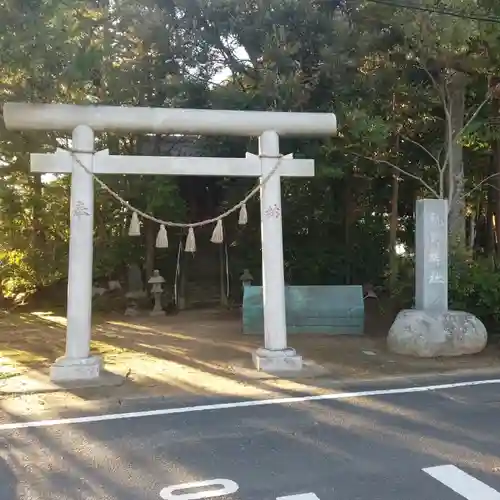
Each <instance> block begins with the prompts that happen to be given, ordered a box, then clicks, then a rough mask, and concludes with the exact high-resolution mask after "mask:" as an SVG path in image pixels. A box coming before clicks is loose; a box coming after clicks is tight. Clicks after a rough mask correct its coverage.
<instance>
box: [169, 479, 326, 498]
mask: <svg viewBox="0 0 500 500" xmlns="http://www.w3.org/2000/svg"><path fill="white" fill-rule="evenodd" d="M211 486H219V488H218V489H216V490H214V489H209V490H202V491H195V492H191V493H189V492H188V493H178V492H179V491H183V490H189V489H194V488H203V487H211ZM238 489H239V486H238V483H235V482H234V481H231V479H208V480H207V481H196V482H194V483H182V484H176V485H174V486H168V487H167V488H163V489H162V490H161V491H160V497H161V498H162V499H163V500H202V499H204V498H216V497H221V496H223V495H232V494H233V493H236V492H237V491H238ZM306 500H307V499H306ZM318 500H319V498H318Z"/></svg>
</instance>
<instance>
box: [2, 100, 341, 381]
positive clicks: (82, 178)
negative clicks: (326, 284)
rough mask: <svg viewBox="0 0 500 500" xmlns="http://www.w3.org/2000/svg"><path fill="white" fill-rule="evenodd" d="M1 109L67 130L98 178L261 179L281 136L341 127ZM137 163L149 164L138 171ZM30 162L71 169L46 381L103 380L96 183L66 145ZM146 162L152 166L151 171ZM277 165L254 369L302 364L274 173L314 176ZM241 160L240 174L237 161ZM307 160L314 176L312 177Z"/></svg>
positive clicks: (268, 210)
mask: <svg viewBox="0 0 500 500" xmlns="http://www.w3.org/2000/svg"><path fill="white" fill-rule="evenodd" d="M3 115H4V121H5V125H6V127H7V128H8V129H9V130H37V131H59V132H72V133H73V149H74V150H75V151H76V153H75V157H76V158H78V159H79V161H80V162H82V163H83V164H84V165H85V167H86V168H87V169H88V170H90V171H93V172H94V173H96V174H98V173H106V174H110V173H116V174H128V173H135V174H147V173H156V174H159V173H165V174H169V175H176V174H177V175H179V174H180V175H182V174H184V175H186V173H187V172H188V171H189V173H190V174H191V175H219V176H226V175H233V176H234V175H242V176H248V175H250V176H253V175H255V176H260V177H261V178H265V177H266V176H267V175H268V174H269V172H270V171H271V170H272V169H273V168H274V167H275V165H276V162H277V161H278V159H279V157H280V149H279V137H280V136H295V137H300V136H306V137H320V136H332V135H334V134H335V133H336V127H337V122H336V117H335V115H333V114H327V113H283V112H264V111H228V110H195V109H168V108H167V109H165V108H138V107H117V106H93V105H88V106H79V105H68V104H25V103H7V104H5V105H4V110H3ZM95 132H123V133H130V132H135V133H155V134H172V133H176V134H184V135H232V136H247V137H259V158H256V157H253V158H252V156H253V155H247V158H245V159H243V158H242V159H236V158H229V159H227V158H169V157H150V158H145V157H140V158H137V159H136V158H134V157H130V156H129V157H121V156H109V155H108V156H107V157H103V156H102V153H105V152H102V153H95V152H94V133H95ZM106 154H107V153H105V155H104V156H106ZM138 161H139V162H140V164H141V165H145V166H144V167H138V166H137V165H136V164H137V163H138ZM256 162H257V163H256ZM31 163H32V170H33V171H37V172H60V173H63V172H66V173H71V174H72V182H71V210H70V253H69V272H68V306H67V331H66V353H65V355H64V356H63V357H62V358H59V359H58V360H57V361H56V362H55V364H54V365H52V367H51V378H52V380H54V381H69V380H82V379H87V380H89V379H95V378H98V377H99V373H100V368H101V361H100V359H99V358H97V357H94V356H90V338H91V317H92V297H91V290H92V261H93V210H94V186H93V179H92V177H91V176H90V175H89V174H88V173H86V172H85V171H84V170H83V169H82V168H81V166H80V164H79V163H78V161H76V160H75V159H74V158H72V157H71V156H70V154H69V153H67V152H65V151H58V152H56V153H55V154H47V155H40V154H33V155H32V157H31ZM148 163H151V164H153V166H151V167H148V166H147V164H148ZM283 163H284V166H283V167H280V168H282V170H279V171H278V172H276V175H273V176H271V177H270V178H269V180H268V181H267V183H266V184H265V185H264V186H263V187H262V189H261V235H262V284H263V301H264V329H265V332H264V347H263V348H260V349H258V350H257V351H256V352H255V353H254V355H253V359H254V362H255V365H256V367H257V368H258V369H262V370H265V371H270V372H280V371H284V370H291V369H292V370H300V369H301V368H302V358H301V356H300V355H298V354H297V353H296V352H295V350H293V349H291V348H289V347H288V343H287V331H286V315H285V283H284V264H283V235H282V213H281V181H280V177H281V175H287V174H288V175H298V176H300V175H312V174H313V173H314V162H313V161H312V160H293V159H291V158H286V159H285V160H283ZM238 164H239V165H241V170H239V169H237V168H236V167H235V165H238ZM42 165H43V166H42ZM287 165H288V167H287ZM311 166H312V173H308V172H307V170H310V168H309V167H311ZM301 168H302V169H303V173H301V171H300V170H301ZM288 172H289V173H288Z"/></svg>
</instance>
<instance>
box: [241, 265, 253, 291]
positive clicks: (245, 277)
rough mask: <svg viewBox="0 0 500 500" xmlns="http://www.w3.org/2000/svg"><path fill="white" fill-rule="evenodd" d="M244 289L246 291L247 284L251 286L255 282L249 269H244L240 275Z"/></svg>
mask: <svg viewBox="0 0 500 500" xmlns="http://www.w3.org/2000/svg"><path fill="white" fill-rule="evenodd" d="M240 281H241V287H242V290H243V291H245V287H246V286H250V285H251V284H252V282H253V276H252V275H251V273H250V271H249V270H248V269H244V270H243V272H242V273H241V276H240Z"/></svg>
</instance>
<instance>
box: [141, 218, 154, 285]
mask: <svg viewBox="0 0 500 500" xmlns="http://www.w3.org/2000/svg"><path fill="white" fill-rule="evenodd" d="M144 233H145V236H146V258H145V262H144V272H145V273H146V282H147V281H148V279H149V278H151V276H153V270H154V267H155V242H156V237H155V224H154V222H151V221H150V220H149V219H144Z"/></svg>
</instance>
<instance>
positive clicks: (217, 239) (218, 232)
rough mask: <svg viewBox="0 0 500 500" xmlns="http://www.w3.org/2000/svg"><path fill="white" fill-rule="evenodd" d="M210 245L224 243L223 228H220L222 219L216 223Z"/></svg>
mask: <svg viewBox="0 0 500 500" xmlns="http://www.w3.org/2000/svg"><path fill="white" fill-rule="evenodd" d="M210 241H211V242H212V243H222V242H223V241H224V228H223V226H222V219H219V220H218V221H217V224H216V225H215V229H214V232H213V233H212V237H211V238H210Z"/></svg>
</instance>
